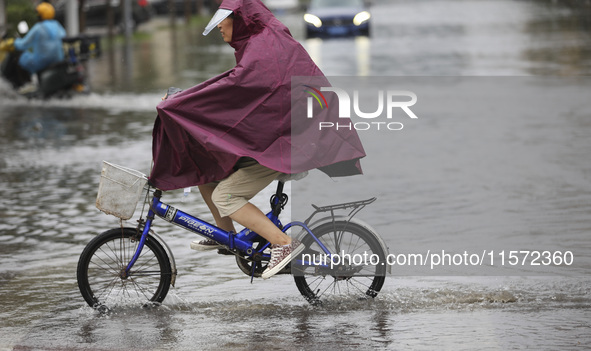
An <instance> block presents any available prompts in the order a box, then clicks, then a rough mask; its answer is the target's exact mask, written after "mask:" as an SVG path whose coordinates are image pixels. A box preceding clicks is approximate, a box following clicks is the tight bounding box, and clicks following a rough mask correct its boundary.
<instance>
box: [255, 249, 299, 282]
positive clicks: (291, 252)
mask: <svg viewBox="0 0 591 351" xmlns="http://www.w3.org/2000/svg"><path fill="white" fill-rule="evenodd" d="M304 248H305V247H304V245H303V244H302V243H301V242H299V241H298V240H292V242H291V244H290V245H285V246H284V245H271V260H270V261H269V265H267V269H265V271H264V272H263V274H262V277H263V279H269V278H271V277H272V276H274V275H275V274H277V273H278V272H279V271H280V270H282V269H283V268H284V267H285V266H287V264H288V263H289V262H291V261H292V260H293V259H294V258H295V257H296V256H297V255H299V254H300V253H301V252H302V251H304Z"/></svg>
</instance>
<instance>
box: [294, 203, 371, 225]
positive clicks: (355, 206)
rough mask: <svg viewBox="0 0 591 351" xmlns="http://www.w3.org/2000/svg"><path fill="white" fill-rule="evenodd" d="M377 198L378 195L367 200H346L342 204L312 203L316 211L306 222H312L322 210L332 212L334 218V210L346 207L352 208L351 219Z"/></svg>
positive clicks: (349, 215)
mask: <svg viewBox="0 0 591 351" xmlns="http://www.w3.org/2000/svg"><path fill="white" fill-rule="evenodd" d="M376 200H377V198H376V197H372V198H370V199H367V200H360V201H353V202H344V203H342V204H336V205H328V206H316V205H314V204H312V207H314V209H315V211H314V213H312V214H311V215H310V217H308V219H306V221H305V222H304V223H306V224H308V223H310V220H312V217H314V216H315V215H316V214H318V213H321V212H330V215H331V217H332V218H334V217H335V215H334V211H336V210H346V209H350V208H351V209H352V210H351V212H349V214H348V216H347V217H349V221H350V220H351V219H352V218H353V217H355V215H356V214H357V213H359V211H361V210H362V209H363V208H364V207H365V206H367V205H369V204H371V203H372V202H374V201H376Z"/></svg>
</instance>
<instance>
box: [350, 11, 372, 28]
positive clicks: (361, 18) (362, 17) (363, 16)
mask: <svg viewBox="0 0 591 351" xmlns="http://www.w3.org/2000/svg"><path fill="white" fill-rule="evenodd" d="M370 17H371V14H370V13H369V12H367V11H361V12H359V13H358V14H356V15H355V17H354V18H353V24H355V25H356V26H360V25H362V24H363V22H365V21H367V20H369V18H370Z"/></svg>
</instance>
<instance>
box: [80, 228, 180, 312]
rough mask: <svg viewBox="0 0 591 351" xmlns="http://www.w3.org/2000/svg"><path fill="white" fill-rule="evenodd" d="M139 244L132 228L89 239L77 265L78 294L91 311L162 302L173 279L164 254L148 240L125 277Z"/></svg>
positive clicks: (154, 241)
mask: <svg viewBox="0 0 591 351" xmlns="http://www.w3.org/2000/svg"><path fill="white" fill-rule="evenodd" d="M138 244H139V235H138V234H137V232H136V230H135V229H133V228H116V229H111V230H108V231H106V232H104V233H102V234H100V235H98V236H97V237H95V238H94V239H92V240H91V241H90V242H89V243H88V245H86V248H85V249H84V251H82V254H81V255H80V260H79V261H78V270H77V279H78V287H79V288H80V293H81V294H82V297H84V300H85V301H86V302H87V303H88V305H90V306H91V307H93V308H96V309H105V308H107V309H109V308H111V307H113V306H116V305H129V304H136V303H140V304H142V305H145V304H146V303H148V302H156V303H159V302H162V300H164V298H165V297H166V294H167V293H168V289H169V288H170V282H171V279H172V273H171V267H170V261H169V258H168V255H167V254H166V251H165V250H164V248H163V247H162V245H160V243H159V242H158V241H156V240H155V239H154V238H153V237H151V236H148V237H147V238H146V243H145V245H144V248H143V250H142V253H141V255H140V256H139V258H138V259H137V261H136V263H135V265H134V266H133V267H132V269H131V270H130V272H129V274H128V275H127V276H125V274H124V272H125V268H126V267H127V264H128V263H129V261H130V260H131V258H132V257H133V255H134V253H135V251H136V249H137V246H138Z"/></svg>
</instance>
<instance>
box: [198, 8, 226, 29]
mask: <svg viewBox="0 0 591 351" xmlns="http://www.w3.org/2000/svg"><path fill="white" fill-rule="evenodd" d="M231 13H232V10H227V9H218V10H217V11H216V12H215V13H214V14H213V17H212V18H211V21H209V23H208V24H207V26H205V30H204V31H203V35H207V34H209V32H211V30H212V29H214V28H215V27H217V26H218V24H220V23H221V22H222V21H223V20H225V19H226V17H228V16H230V14H231Z"/></svg>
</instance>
